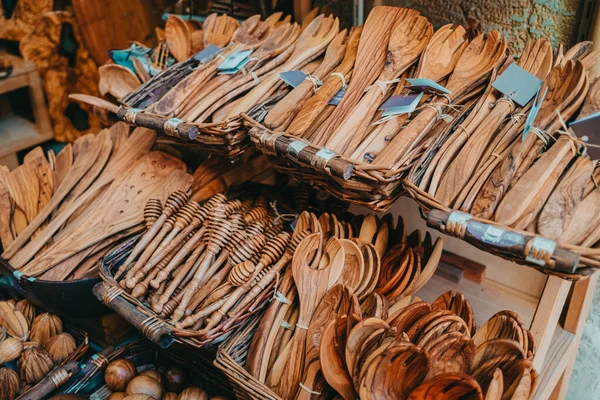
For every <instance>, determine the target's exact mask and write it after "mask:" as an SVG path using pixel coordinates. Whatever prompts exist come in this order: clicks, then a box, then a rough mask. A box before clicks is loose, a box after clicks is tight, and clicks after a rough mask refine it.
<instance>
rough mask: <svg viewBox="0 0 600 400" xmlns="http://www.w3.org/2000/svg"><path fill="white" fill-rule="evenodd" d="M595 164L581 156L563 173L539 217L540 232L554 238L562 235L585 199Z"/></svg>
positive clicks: (538, 228) (538, 226) (538, 227)
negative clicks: (587, 185) (584, 193)
mask: <svg viewBox="0 0 600 400" xmlns="http://www.w3.org/2000/svg"><path fill="white" fill-rule="evenodd" d="M594 165H595V164H594V162H593V161H592V160H590V159H589V158H587V157H579V158H577V160H575V163H574V164H573V165H572V166H571V168H569V170H568V171H567V172H566V173H565V174H564V175H563V177H562V178H561V180H560V182H559V183H558V185H556V188H555V189H554V191H553V192H552V194H551V195H550V197H549V198H548V201H547V202H546V204H545V205H544V208H543V209H542V211H541V213H540V216H539V218H538V222H537V230H538V232H539V233H540V234H542V235H544V236H546V237H548V238H550V239H552V240H557V239H559V238H560V237H561V236H562V234H563V231H564V230H565V229H566V227H567V226H568V225H569V222H570V221H571V218H572V217H573V213H574V212H575V209H576V208H577V205H578V204H579V203H580V202H581V200H582V199H583V191H584V189H585V186H586V184H587V183H588V181H590V179H591V176H592V172H593V171H594Z"/></svg>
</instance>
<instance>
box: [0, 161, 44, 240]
mask: <svg viewBox="0 0 600 400" xmlns="http://www.w3.org/2000/svg"><path fill="white" fill-rule="evenodd" d="M5 184H6V187H7V188H8V191H9V192H10V196H11V197H12V198H13V200H14V202H15V210H14V214H13V223H14V227H15V231H16V233H17V236H18V235H20V234H21V232H23V231H24V230H25V229H26V227H27V223H28V221H33V220H34V218H35V216H36V215H37V213H38V200H39V195H40V184H39V181H38V177H37V174H36V172H35V167H34V166H32V165H31V164H22V165H19V166H18V167H17V168H15V169H14V170H12V171H11V172H10V174H8V176H7V177H6V179H5Z"/></svg>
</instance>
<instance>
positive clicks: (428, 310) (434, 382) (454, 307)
mask: <svg viewBox="0 0 600 400" xmlns="http://www.w3.org/2000/svg"><path fill="white" fill-rule="evenodd" d="M348 296H349V297H348ZM325 299H327V300H329V302H328V303H330V304H337V305H334V306H333V307H334V309H335V310H334V314H333V320H331V321H328V322H326V323H325V324H324V325H323V327H322V331H321V336H320V342H319V343H318V344H317V345H316V346H317V347H318V348H319V349H318V353H319V360H320V366H321V369H322V372H323V376H324V377H325V380H326V381H327V383H328V384H329V386H330V387H329V388H327V387H322V388H319V391H323V392H327V391H331V390H333V391H335V392H337V393H338V394H339V395H341V396H342V398H344V399H355V398H360V399H380V398H394V399H406V398H408V399H415V400H417V399H423V400H424V399H429V398H431V397H430V396H434V395H436V394H439V393H445V396H449V393H447V391H448V390H450V391H451V393H453V394H452V396H450V397H448V398H461V399H483V398H484V393H485V398H486V399H529V398H530V397H531V396H532V395H533V392H534V390H535V383H536V380H537V373H536V371H535V370H534V369H533V367H532V364H531V361H532V358H533V354H534V344H533V339H532V336H531V334H530V332H529V331H528V330H527V329H526V328H525V326H524V325H523V322H522V321H521V320H520V318H519V317H518V316H517V315H516V314H515V313H513V312H510V311H501V312H499V313H497V314H495V315H494V316H493V317H492V318H490V320H488V321H487V322H486V323H485V324H484V325H483V326H482V327H481V329H480V330H479V331H477V333H476V332H475V323H474V315H473V311H472V310H471V306H470V304H469V302H468V300H466V299H465V298H464V296H463V295H462V294H461V293H452V292H447V293H444V294H443V295H441V296H440V297H439V298H438V299H436V300H435V301H434V302H433V303H432V304H429V303H426V302H423V301H419V300H418V299H415V301H414V302H413V303H412V304H410V305H407V306H406V307H403V308H400V309H398V310H397V311H396V312H394V313H392V314H391V315H389V316H388V315H387V314H386V313H382V312H381V311H378V310H375V311H374V312H373V311H370V310H368V309H364V308H363V309H362V310H361V306H360V305H358V299H357V298H356V296H355V295H354V294H353V293H352V291H351V290H350V289H349V288H348V287H345V288H341V287H340V286H338V287H334V288H332V289H331V290H330V292H329V293H327V294H326V295H325V297H324V301H323V303H324V302H325ZM321 306H322V305H320V306H319V307H321ZM444 398H446V397H444Z"/></svg>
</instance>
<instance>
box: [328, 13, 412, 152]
mask: <svg viewBox="0 0 600 400" xmlns="http://www.w3.org/2000/svg"><path fill="white" fill-rule="evenodd" d="M415 13H418V12H417V11H414V10H409V9H406V8H399V7H388V6H376V7H373V9H372V10H371V12H370V13H369V16H368V17H367V20H366V22H365V26H364V28H363V31H362V34H361V37H360V39H361V40H360V42H359V44H358V52H357V55H356V63H355V69H354V71H353V73H352V79H351V81H350V84H349V85H348V89H347V90H346V93H345V94H344V97H343V98H342V101H341V102H340V104H338V106H337V107H336V109H335V110H334V111H333V114H331V117H329V119H328V120H327V121H326V122H325V124H323V125H322V126H321V127H320V128H319V129H318V131H317V133H316V135H317V137H319V138H321V139H320V140H319V141H318V142H319V143H321V142H326V141H327V140H328V139H329V138H330V137H331V135H332V133H333V132H334V130H335V129H336V128H337V127H338V126H339V125H340V123H341V122H342V121H344V120H345V119H346V117H347V116H348V115H349V113H350V112H351V111H352V110H353V109H354V106H355V105H356V104H357V103H358V102H359V100H360V98H361V97H362V95H363V93H364V91H365V89H366V88H367V86H369V85H371V84H372V83H373V82H374V81H375V80H376V79H377V77H378V76H379V74H381V71H382V70H383V67H384V64H385V60H386V55H387V48H388V43H389V41H390V36H391V34H392V32H393V31H394V28H395V27H396V25H397V24H398V22H399V21H400V20H402V19H403V18H405V17H407V16H410V15H414V14H415ZM317 145H319V144H317Z"/></svg>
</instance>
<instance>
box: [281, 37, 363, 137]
mask: <svg viewBox="0 0 600 400" xmlns="http://www.w3.org/2000/svg"><path fill="white" fill-rule="evenodd" d="M362 29H363V28H362V26H355V27H352V28H351V29H350V35H349V37H348V42H347V43H346V52H345V54H344V59H343V60H342V62H341V63H340V65H338V67H337V68H336V69H335V71H334V72H332V73H331V74H330V75H329V76H328V77H327V78H326V79H324V80H323V86H321V88H319V91H318V92H317V93H316V94H315V95H314V96H312V97H311V98H310V99H308V101H307V102H306V103H305V104H304V105H303V107H302V109H301V110H300V111H299V112H298V115H296V117H295V118H294V120H293V121H292V123H291V124H290V126H289V127H288V129H287V131H288V132H289V133H291V134H292V135H296V136H301V137H307V136H306V135H304V133H305V132H306V131H307V130H308V129H309V127H310V126H311V125H312V124H313V122H314V121H315V120H316V119H317V118H318V116H319V114H321V112H322V111H323V110H324V109H325V108H326V107H327V104H328V103H329V101H330V100H331V99H332V98H333V97H334V96H335V95H336V93H337V92H338V91H339V90H340V89H341V88H342V86H343V84H344V82H342V79H341V78H340V77H339V76H336V75H333V74H334V73H336V74H341V75H342V76H344V80H345V81H346V82H347V81H349V79H350V76H351V71H352V68H353V67H354V62H355V61H356V53H357V51H358V44H359V40H360V36H361V33H362ZM320 142H323V143H324V140H323V139H320V140H319V139H316V138H315V139H313V143H315V144H316V145H319V143H320Z"/></svg>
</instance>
